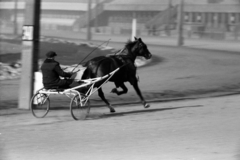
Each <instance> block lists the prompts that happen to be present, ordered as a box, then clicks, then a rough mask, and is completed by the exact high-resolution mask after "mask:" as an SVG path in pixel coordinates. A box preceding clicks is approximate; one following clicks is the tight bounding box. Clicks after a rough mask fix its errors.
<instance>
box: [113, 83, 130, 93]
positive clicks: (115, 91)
mask: <svg viewBox="0 0 240 160" xmlns="http://www.w3.org/2000/svg"><path fill="white" fill-rule="evenodd" d="M115 85H116V84H115ZM119 87H121V88H122V91H118V90H117V88H113V89H112V91H111V92H112V93H116V94H117V95H118V96H119V95H121V94H126V93H127V92H128V89H127V87H126V86H125V84H124V83H122V84H121V85H120V86H119Z"/></svg>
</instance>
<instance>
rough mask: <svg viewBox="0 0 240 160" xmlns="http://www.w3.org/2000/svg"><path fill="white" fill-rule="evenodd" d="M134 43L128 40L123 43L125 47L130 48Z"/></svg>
mask: <svg viewBox="0 0 240 160" xmlns="http://www.w3.org/2000/svg"><path fill="white" fill-rule="evenodd" d="M135 43H136V41H131V40H128V41H127V42H126V44H125V47H126V48H127V49H130V48H132V47H133V45H134V44H135Z"/></svg>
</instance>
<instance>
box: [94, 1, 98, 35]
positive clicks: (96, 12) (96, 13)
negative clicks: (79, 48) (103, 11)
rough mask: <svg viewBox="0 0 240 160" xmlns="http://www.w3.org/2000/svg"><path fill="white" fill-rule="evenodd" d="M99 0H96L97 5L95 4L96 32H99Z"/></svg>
mask: <svg viewBox="0 0 240 160" xmlns="http://www.w3.org/2000/svg"><path fill="white" fill-rule="evenodd" d="M98 4H99V0H96V5H95V20H94V26H95V32H99V31H98V14H99V12H98V10H99V5H98Z"/></svg>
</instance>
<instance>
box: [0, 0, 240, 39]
mask: <svg viewBox="0 0 240 160" xmlns="http://www.w3.org/2000/svg"><path fill="white" fill-rule="evenodd" d="M90 2H91V31H92V33H96V34H97V33H98V34H100V33H101V34H115V35H120V34H121V35H129V34H130V33H131V27H132V18H133V17H136V18H137V35H138V36H173V37H174V36H176V35H177V30H176V28H177V27H176V25H177V5H178V4H179V3H180V0H147V1H146V0H91V1H90ZM88 3H89V1H88V0H68V1H64V0H42V6H41V20H40V23H41V34H42V35H52V36H54V33H55V34H56V32H57V31H61V32H71V33H78V34H80V33H82V34H84V33H86V31H87V22H88V21H87V10H88ZM24 13H25V0H1V1H0V32H1V33H5V34H6V33H7V34H13V33H14V34H15V35H17V34H18V35H21V33H22V26H23V23H24ZM183 19H184V27H183V28H184V37H185V38H208V39H218V40H237V39H238V38H239V32H240V1H239V0H201V1H196V0H185V1H184V14H183ZM69 34H70V33H69ZM56 36H57V35H56ZM58 36H59V35H58ZM79 38H82V39H84V38H85V36H83V35H79Z"/></svg>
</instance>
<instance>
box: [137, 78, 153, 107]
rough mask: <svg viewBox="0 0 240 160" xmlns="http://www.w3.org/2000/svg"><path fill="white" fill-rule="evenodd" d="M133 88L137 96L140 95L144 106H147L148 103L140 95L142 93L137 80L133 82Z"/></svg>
mask: <svg viewBox="0 0 240 160" xmlns="http://www.w3.org/2000/svg"><path fill="white" fill-rule="evenodd" d="M133 88H134V89H135V91H136V92H137V94H138V96H139V97H140V99H141V101H142V104H143V106H144V108H149V107H150V105H149V104H148V103H147V102H146V101H145V100H144V98H143V96H142V93H141V91H140V89H139V87H138V82H137V81H135V83H133Z"/></svg>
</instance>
